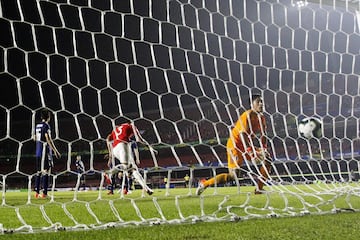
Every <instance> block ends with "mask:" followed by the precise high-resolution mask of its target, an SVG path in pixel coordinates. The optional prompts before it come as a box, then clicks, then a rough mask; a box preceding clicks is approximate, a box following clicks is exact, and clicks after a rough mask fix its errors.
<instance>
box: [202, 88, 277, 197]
mask: <svg viewBox="0 0 360 240" xmlns="http://www.w3.org/2000/svg"><path fill="white" fill-rule="evenodd" d="M251 105H252V108H251V109H250V110H247V111H245V112H244V113H243V114H241V116H240V118H239V120H238V121H237V122H236V123H235V126H234V128H233V129H232V131H231V134H230V137H229V139H228V141H227V144H226V149H227V158H228V169H229V173H222V174H218V175H216V176H215V177H213V178H211V179H209V180H202V181H200V182H199V185H198V188H197V189H196V194H197V195H200V194H201V193H202V192H203V191H204V190H205V189H206V188H207V187H209V186H214V185H215V183H217V184H224V183H226V182H230V181H233V180H235V179H236V176H238V174H239V173H240V167H241V166H242V164H243V163H244V159H245V160H247V161H251V162H253V163H254V164H260V163H261V167H260V169H259V172H260V174H258V175H259V177H258V179H257V181H256V189H255V194H261V193H262V192H263V187H264V182H265V181H266V180H267V178H268V175H269V172H270V169H271V159H270V154H269V152H268V151H267V149H266V148H267V139H266V122H265V117H264V115H263V113H262V112H263V100H262V98H261V96H260V95H253V96H252V101H251Z"/></svg>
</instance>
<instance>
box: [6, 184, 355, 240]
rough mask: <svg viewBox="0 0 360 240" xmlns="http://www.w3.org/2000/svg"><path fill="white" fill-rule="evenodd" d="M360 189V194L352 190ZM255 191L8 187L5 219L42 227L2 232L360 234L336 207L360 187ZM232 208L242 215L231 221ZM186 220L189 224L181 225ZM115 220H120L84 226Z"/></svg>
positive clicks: (350, 200)
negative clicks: (37, 191) (42, 194)
mask: <svg viewBox="0 0 360 240" xmlns="http://www.w3.org/2000/svg"><path fill="white" fill-rule="evenodd" d="M335 187H336V188H335ZM334 189H336V190H334ZM354 189H356V190H357V194H349V192H351V190H354ZM253 190H254V188H253V187H241V193H240V194H237V189H236V188H232V187H226V188H217V189H216V195H214V191H215V189H214V188H209V189H207V190H206V191H205V192H204V194H203V195H202V197H198V196H195V195H194V192H195V189H193V191H192V193H193V195H188V189H181V188H179V189H171V190H170V192H169V193H170V195H169V196H165V190H164V189H160V190H155V193H154V195H153V196H151V197H149V196H145V197H142V196H141V193H142V192H141V191H140V190H136V191H134V192H133V194H131V195H127V196H126V197H125V198H120V196H119V195H118V194H116V195H113V196H108V195H106V192H100V194H99V192H98V191H88V192H79V193H77V195H76V197H75V195H74V192H71V191H69V192H54V193H53V201H52V200H51V198H49V199H34V198H33V196H32V195H31V196H30V194H29V193H27V192H7V193H5V196H3V197H4V199H5V204H3V205H2V206H0V213H1V214H0V223H2V224H3V226H4V228H5V229H7V230H10V229H17V228H19V227H21V226H24V223H22V221H23V222H25V223H26V224H28V225H31V226H32V227H33V228H34V230H35V231H36V233H33V234H19V233H16V234H3V235H1V234H0V239H2V238H4V239H5V238H6V239H25V238H27V239H29V238H30V239H31V238H36V239H80V238H82V239H87V238H91V239H115V238H116V239H304V238H308V239H343V238H344V237H345V238H347V239H355V237H356V236H357V237H358V236H359V233H358V229H360V222H359V221H358V219H359V217H360V213H359V212H354V213H353V212H352V213H336V214H334V213H335V212H340V211H341V210H344V211H345V210H348V209H350V208H352V209H355V210H356V211H358V210H359V209H360V198H359V196H358V187H357V188H356V186H355V188H351V187H350V185H347V184H344V185H337V186H334V185H325V184H322V185H320V184H319V185H315V184H314V185H310V186H309V185H296V186H287V187H286V188H285V187H284V188H283V189H282V190H281V191H274V192H270V193H269V194H263V195H254V194H253V193H252V191H253ZM278 190H279V189H278ZM288 190H289V191H288ZM290 190H291V191H290ZM348 190H349V191H348ZM295 192H296V193H297V194H294V193H295ZM31 194H32V193H31ZM334 209H337V210H339V211H334ZM322 212H326V213H327V214H326V215H322V214H320V213H322ZM308 213H310V214H309V215H308ZM232 215H236V216H239V217H240V219H233V220H234V221H232V222H229V219H230V220H231V218H230V217H231V216H232ZM295 215H296V216H297V217H290V216H295ZM299 215H304V216H299ZM194 216H197V218H199V217H202V216H203V217H205V220H208V219H209V218H211V217H216V218H217V219H219V218H221V217H225V218H226V220H227V221H225V222H217V223H216V222H215V223H214V222H212V223H208V222H202V221H197V220H196V218H195V220H196V221H195V220H194ZM276 216H277V217H276ZM206 217H209V218H206ZM181 219H182V222H183V224H174V221H175V220H176V221H179V220H181ZM203 220H204V219H203ZM48 221H49V222H51V223H53V224H54V223H57V224H58V225H61V226H63V227H65V228H67V230H62V231H58V232H49V233H39V232H40V229H41V227H44V226H50V225H51V224H50V223H49V222H48ZM165 221H167V222H172V223H173V224H165V223H164V222H165ZM109 222H114V223H116V224H117V225H118V226H120V227H116V228H112V227H108V228H107V227H105V229H103V230H101V229H100V230H88V231H83V229H84V228H86V227H89V228H92V227H95V228H96V227H98V226H102V225H103V224H104V223H109ZM129 223H132V224H129ZM158 223H160V224H159V225H153V224H158ZM75 225H77V226H80V227H79V228H78V230H80V231H69V230H70V229H71V228H72V227H74V226H75ZM150 225H151V226H150Z"/></svg>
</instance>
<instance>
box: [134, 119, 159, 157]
mask: <svg viewBox="0 0 360 240" xmlns="http://www.w3.org/2000/svg"><path fill="white" fill-rule="evenodd" d="M131 126H132V128H133V132H134V135H135V139H136V141H137V142H140V143H142V144H144V145H147V146H148V147H149V150H150V151H151V152H153V153H155V154H158V151H157V150H155V149H154V148H153V147H152V146H151V145H150V143H148V142H147V141H146V140H145V139H144V138H143V137H142V136H141V134H140V132H139V130H138V129H137V127H136V126H135V125H134V124H131Z"/></svg>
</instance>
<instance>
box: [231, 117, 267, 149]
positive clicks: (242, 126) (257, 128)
mask: <svg viewBox="0 0 360 240" xmlns="http://www.w3.org/2000/svg"><path fill="white" fill-rule="evenodd" d="M265 132H266V121H265V116H264V115H263V114H262V113H257V112H255V111H254V110H247V111H245V112H244V113H242V114H241V116H240V118H239V120H238V121H237V122H236V123H235V126H234V128H233V129H232V130H231V135H230V138H231V139H232V141H233V143H234V144H235V145H236V147H237V148H238V149H239V150H241V151H244V144H243V141H242V140H241V136H240V133H245V134H244V137H245V138H247V139H245V141H247V143H246V144H247V146H251V145H250V144H249V139H250V138H255V137H256V136H260V139H259V140H260V141H261V143H262V145H263V147H266V138H265Z"/></svg>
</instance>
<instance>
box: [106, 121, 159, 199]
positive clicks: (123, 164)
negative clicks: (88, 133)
mask: <svg viewBox="0 0 360 240" xmlns="http://www.w3.org/2000/svg"><path fill="white" fill-rule="evenodd" d="M132 137H135V139H136V141H137V142H141V143H143V144H146V145H148V146H149V147H150V145H149V144H148V143H147V142H146V140H144V139H143V138H142V137H141V135H140V133H139V131H138V129H137V128H136V126H135V125H134V124H133V123H130V122H128V123H124V124H121V125H119V126H116V127H115V129H114V130H113V131H112V132H111V133H110V134H109V135H108V136H107V138H106V143H107V147H108V151H109V159H110V160H111V161H112V166H113V169H114V168H115V170H116V169H117V170H123V171H127V172H128V173H129V174H132V176H133V177H134V178H135V179H136V180H137V181H138V183H139V184H140V185H141V187H142V188H143V189H144V190H145V191H146V192H147V193H148V194H149V195H151V194H153V190H152V189H151V188H149V186H147V184H146V182H145V180H144V178H143V177H142V176H141V174H140V173H139V170H138V168H137V165H136V164H140V160H139V158H136V159H134V157H133V154H132V149H131V148H132V147H131V144H132V141H131V138H132ZM150 150H151V151H154V152H156V151H155V150H154V149H152V148H151V147H150ZM115 159H116V160H117V161H118V162H119V164H115ZM135 160H136V163H135Z"/></svg>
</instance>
